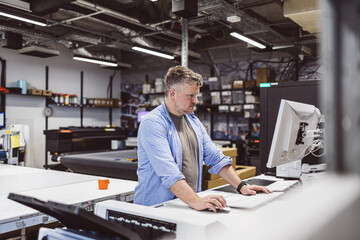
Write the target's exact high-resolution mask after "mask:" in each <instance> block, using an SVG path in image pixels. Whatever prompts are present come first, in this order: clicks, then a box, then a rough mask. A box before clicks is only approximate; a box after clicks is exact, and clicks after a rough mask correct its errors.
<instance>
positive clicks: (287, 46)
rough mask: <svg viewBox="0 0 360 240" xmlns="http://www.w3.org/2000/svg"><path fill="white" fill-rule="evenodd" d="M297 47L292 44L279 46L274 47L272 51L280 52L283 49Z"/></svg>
mask: <svg viewBox="0 0 360 240" xmlns="http://www.w3.org/2000/svg"><path fill="white" fill-rule="evenodd" d="M294 46H295V45H293V44H290V45H279V46H273V47H272V49H273V50H279V49H283V48H292V47H294Z"/></svg>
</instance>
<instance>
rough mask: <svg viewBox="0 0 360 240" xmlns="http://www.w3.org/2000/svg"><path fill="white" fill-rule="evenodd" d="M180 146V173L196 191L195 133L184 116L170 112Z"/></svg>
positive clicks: (197, 162)
mask: <svg viewBox="0 0 360 240" xmlns="http://www.w3.org/2000/svg"><path fill="white" fill-rule="evenodd" d="M170 116H171V119H172V120H173V122H174V124H175V127H176V130H177V132H178V134H179V137H180V142H181V146H182V173H183V174H184V176H185V178H186V182H187V183H188V184H189V186H190V187H191V188H192V189H193V190H194V191H195V192H197V186H198V178H199V160H198V158H199V153H198V151H199V148H198V142H197V138H196V134H195V132H194V130H193V129H192V127H191V125H190V123H189V122H188V121H187V120H186V117H185V116H181V117H178V116H175V115H173V114H171V113H170Z"/></svg>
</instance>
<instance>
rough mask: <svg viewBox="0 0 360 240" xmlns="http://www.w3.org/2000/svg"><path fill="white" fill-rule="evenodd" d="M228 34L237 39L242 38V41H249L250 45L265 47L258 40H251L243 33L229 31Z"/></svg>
mask: <svg viewBox="0 0 360 240" xmlns="http://www.w3.org/2000/svg"><path fill="white" fill-rule="evenodd" d="M230 35H231V36H233V37H236V38H238V39H240V40H242V41H244V42H247V43H249V44H251V45H253V46H255V47H258V48H261V49H265V48H266V46H265V45H263V44H261V43H258V42H256V41H254V40H252V39H250V38H248V37H245V36H243V35H241V34H239V33H237V32H232V33H230Z"/></svg>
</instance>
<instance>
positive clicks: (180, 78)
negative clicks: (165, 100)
mask: <svg viewBox="0 0 360 240" xmlns="http://www.w3.org/2000/svg"><path fill="white" fill-rule="evenodd" d="M193 83H195V84H197V85H198V86H199V87H202V85H203V78H202V76H201V75H200V74H198V73H195V72H193V71H191V70H190V69H188V68H186V67H183V66H175V67H171V68H169V70H168V72H167V73H166V75H165V77H164V91H165V96H167V95H168V94H169V91H170V89H172V88H174V87H178V86H179V87H181V86H183V85H185V84H193Z"/></svg>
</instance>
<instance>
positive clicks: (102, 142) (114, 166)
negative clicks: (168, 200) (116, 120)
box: [44, 127, 137, 180]
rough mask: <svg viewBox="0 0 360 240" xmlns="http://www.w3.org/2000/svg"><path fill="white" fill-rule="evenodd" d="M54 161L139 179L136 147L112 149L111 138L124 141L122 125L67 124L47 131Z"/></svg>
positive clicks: (85, 170) (91, 171)
mask: <svg viewBox="0 0 360 240" xmlns="http://www.w3.org/2000/svg"><path fill="white" fill-rule="evenodd" d="M44 134H45V135H46V150H47V151H49V152H50V154H52V160H53V161H56V162H60V163H61V164H62V165H63V166H65V167H66V168H68V169H71V170H72V171H74V172H77V173H84V174H90V175H97V176H105V177H113V178H120V179H127V180H137V175H136V170H137V153H136V150H134V149H124V150H116V151H113V150H111V141H113V140H117V141H125V139H126V138H127V131H126V130H125V129H123V128H120V127H111V128H106V127H83V128H81V127H67V128H63V127H62V128H60V129H56V130H45V131H44Z"/></svg>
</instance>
